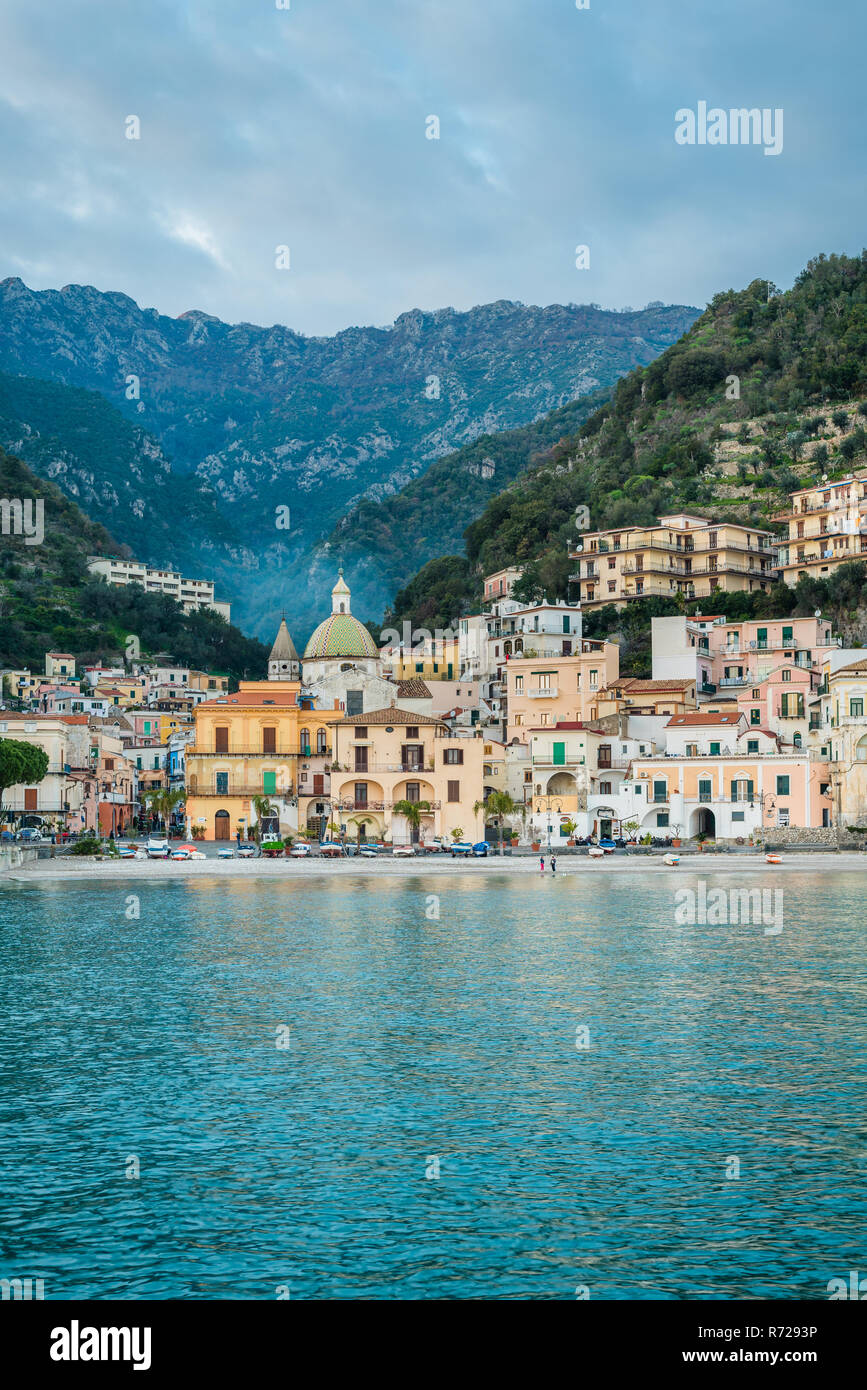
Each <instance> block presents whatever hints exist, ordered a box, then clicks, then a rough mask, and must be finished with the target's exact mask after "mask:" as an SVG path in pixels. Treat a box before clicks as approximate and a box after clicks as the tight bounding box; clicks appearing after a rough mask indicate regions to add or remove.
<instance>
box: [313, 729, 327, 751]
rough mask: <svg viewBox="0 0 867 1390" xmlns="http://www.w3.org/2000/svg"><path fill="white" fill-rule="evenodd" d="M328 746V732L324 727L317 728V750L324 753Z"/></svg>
mask: <svg viewBox="0 0 867 1390" xmlns="http://www.w3.org/2000/svg"><path fill="white" fill-rule="evenodd" d="M327 748H328V734H327V733H326V732H325V730H324V729H317V730H316V752H317V753H324V752H325V751H326V749H327Z"/></svg>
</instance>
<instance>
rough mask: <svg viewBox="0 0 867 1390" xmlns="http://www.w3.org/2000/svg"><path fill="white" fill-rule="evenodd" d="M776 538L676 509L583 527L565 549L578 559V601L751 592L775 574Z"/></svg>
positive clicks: (592, 604)
mask: <svg viewBox="0 0 867 1390" xmlns="http://www.w3.org/2000/svg"><path fill="white" fill-rule="evenodd" d="M776 545H777V538H776V537H775V536H774V535H772V534H771V532H770V531H759V530H757V529H756V528H755V527H753V526H740V525H737V524H735V523H734V522H715V521H708V520H706V518H704V517H700V516H691V515H689V514H687V513H685V512H683V513H681V512H678V513H675V514H673V515H671V516H661V517H660V518H659V522H658V525H656V526H623V527H620V528H618V529H616V530H610V531H588V532H585V534H584V536H583V538H582V542H581V546H580V549H574V550H571V551H570V552H569V553H570V558H571V559H575V560H577V561H578V562H579V568H578V570H577V571H576V572H575V573H574V574H573V575H572V576H570V577H571V579H572V580H573V582H575V583H576V584H577V585H578V587H579V598H580V601H581V604H582V607H584V608H601V607H603V606H604V605H606V604H609V603H613V604H616V605H618V607H621V606H623V605H624V604H625V603H627V602H629V601H630V600H631V599H636V598H650V597H670V596H671V595H673V594H683V595H684V597H686V598H688V599H702V598H709V597H710V596H711V595H712V594H715V593H718V592H720V591H723V592H726V593H736V592H739V591H744V592H750V593H751V592H753V591H754V590H761V589H767V588H769V587H770V585H771V584H772V583H773V581H774V579H775V578H776V571H775V566H776Z"/></svg>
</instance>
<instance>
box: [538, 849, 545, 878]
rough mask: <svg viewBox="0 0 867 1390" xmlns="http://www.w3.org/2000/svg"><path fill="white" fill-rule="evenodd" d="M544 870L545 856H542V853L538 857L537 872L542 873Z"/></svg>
mask: <svg viewBox="0 0 867 1390" xmlns="http://www.w3.org/2000/svg"><path fill="white" fill-rule="evenodd" d="M544 872H545V856H544V854H543V855H541V856H540V858H539V873H540V874H543V873H544Z"/></svg>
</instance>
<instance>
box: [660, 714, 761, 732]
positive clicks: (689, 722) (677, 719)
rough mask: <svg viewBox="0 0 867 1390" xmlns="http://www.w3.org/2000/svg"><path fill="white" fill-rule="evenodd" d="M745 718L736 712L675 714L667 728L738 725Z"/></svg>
mask: <svg viewBox="0 0 867 1390" xmlns="http://www.w3.org/2000/svg"><path fill="white" fill-rule="evenodd" d="M743 717H744V716H743V714H741V713H736V712H734V711H733V712H732V713H731V714H697V713H695V712H693V713H692V714H673V715H672V716H671V718H670V719H669V721H668V723H667V724H666V726H665V727H666V728H667V729H673V728H678V727H690V726H701V725H708V726H710V725H716V726H718V725H720V724H737V723H738V722H739V721H740V720H741V719H743Z"/></svg>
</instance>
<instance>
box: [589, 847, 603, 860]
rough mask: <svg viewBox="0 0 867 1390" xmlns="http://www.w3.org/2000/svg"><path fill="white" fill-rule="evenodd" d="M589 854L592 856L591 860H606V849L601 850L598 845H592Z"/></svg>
mask: <svg viewBox="0 0 867 1390" xmlns="http://www.w3.org/2000/svg"><path fill="white" fill-rule="evenodd" d="M587 853H588V854H589V855H590V858H591V859H604V858H605V850H604V849H600V848H599V846H598V845H591V846H590V848H589V849H588V851H587Z"/></svg>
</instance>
